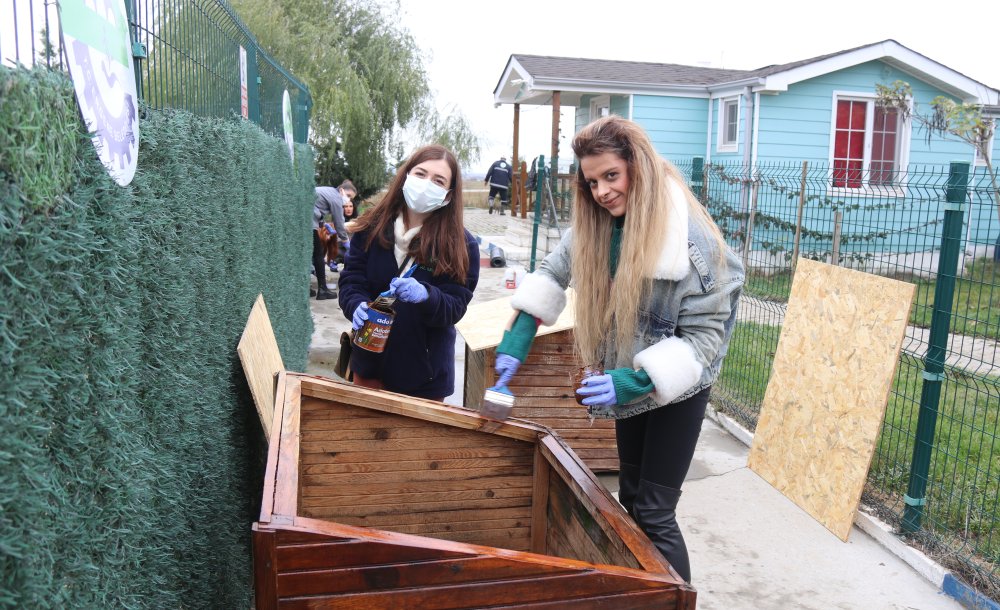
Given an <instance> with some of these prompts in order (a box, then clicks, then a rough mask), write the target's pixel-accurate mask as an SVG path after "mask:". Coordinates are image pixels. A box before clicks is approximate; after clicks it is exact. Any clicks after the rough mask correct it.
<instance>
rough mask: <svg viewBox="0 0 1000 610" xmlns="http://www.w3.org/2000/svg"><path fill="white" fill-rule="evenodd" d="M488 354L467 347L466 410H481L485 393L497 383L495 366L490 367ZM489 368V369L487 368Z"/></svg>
mask: <svg viewBox="0 0 1000 610" xmlns="http://www.w3.org/2000/svg"><path fill="white" fill-rule="evenodd" d="M486 360H487V356H486V353H485V352H484V351H482V350H479V351H477V350H473V349H471V348H470V347H469V346H468V344H466V346H465V385H464V388H463V389H464V393H463V394H462V396H464V400H463V402H464V403H465V406H466V408H469V409H473V410H477V411H478V410H479V409H480V408H481V407H482V406H483V393H484V392H485V391H486V388H488V387H490V386H492V385H493V384H494V383H495V382H496V374H495V373H493V366H492V365H488V364H487V362H486ZM487 366H489V368H487Z"/></svg>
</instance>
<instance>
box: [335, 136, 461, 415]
mask: <svg viewBox="0 0 1000 610" xmlns="http://www.w3.org/2000/svg"><path fill="white" fill-rule="evenodd" d="M411 266H414V267H415V269H413V270H412V273H410V274H408V272H409V271H410V267H411ZM402 276H408V277H402ZM478 281H479V245H478V243H477V242H476V239H475V238H474V237H473V236H472V234H471V233H469V232H468V231H466V230H465V228H464V226H463V223H462V176H461V172H460V170H459V166H458V161H457V160H456V158H455V155H453V154H452V153H451V152H450V151H449V150H448V149H446V148H444V147H443V146H439V145H436V144H432V145H429V146H424V147H422V148H419V149H418V150H416V151H415V152H414V153H413V154H412V155H410V157H409V158H408V159H407V160H406V161H405V162H404V163H403V165H402V166H401V167H400V168H399V171H397V172H396V176H395V178H393V180H392V182H391V184H390V185H389V189H388V192H387V193H386V194H385V196H384V197H383V198H382V199H381V201H379V202H378V203H377V204H376V205H375V206H374V207H373V208H372V209H370V210H366V212H365V213H364V214H363V215H362V216H361V217H360V218H358V219H357V220H355V221H354V227H353V235H352V237H351V247H350V250H349V251H348V254H347V258H346V259H345V260H344V270H343V271H342V272H341V274H340V282H339V284H338V288H339V289H340V307H341V309H342V310H343V312H344V315H345V316H347V317H348V318H350V319H351V321H352V326H353V327H354V329H355V330H357V329H358V328H360V327H361V326H362V324H364V322H365V320H367V319H368V304H369V303H370V302H371V301H373V300H374V299H375V298H376V297H377V296H378V295H379V293H381V292H383V291H385V290H387V289H391V291H392V294H393V295H394V296H395V297H396V302H395V304H394V305H393V308H394V309H395V319H394V321H393V323H392V326H391V330H390V332H389V337H388V340H387V341H386V344H385V348H384V351H382V352H381V353H374V352H371V351H367V350H364V349H360V348H358V347H355V348H354V349H353V350H352V353H351V370H352V371H353V373H354V383H356V384H358V385H362V386H365V387H370V388H377V389H386V390H390V391H393V392H400V393H403V394H409V395H411V396H417V397H421V398H431V399H435V400H443V399H444V398H445V397H447V396H449V395H451V394H452V393H453V392H454V389H455V323H456V322H458V321H459V320H461V319H462V316H464V315H465V310H466V308H467V306H468V305H469V301H471V300H472V292H473V290H475V288H476V283H477V282H478Z"/></svg>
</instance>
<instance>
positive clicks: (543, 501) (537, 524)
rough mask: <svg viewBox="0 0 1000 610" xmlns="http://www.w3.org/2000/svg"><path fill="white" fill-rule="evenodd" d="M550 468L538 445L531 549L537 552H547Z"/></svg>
mask: <svg viewBox="0 0 1000 610" xmlns="http://www.w3.org/2000/svg"><path fill="white" fill-rule="evenodd" d="M550 470H551V467H550V466H549V463H548V461H547V460H546V459H545V456H544V455H542V452H541V451H539V450H538V448H537V447H536V448H535V477H534V488H533V489H532V492H531V550H532V551H533V552H535V553H544V552H545V536H546V530H547V529H548V510H549V509H548V504H549V471H550Z"/></svg>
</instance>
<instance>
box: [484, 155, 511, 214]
mask: <svg viewBox="0 0 1000 610" xmlns="http://www.w3.org/2000/svg"><path fill="white" fill-rule="evenodd" d="M513 173H514V172H513V171H512V170H511V167H510V163H507V156H506V155H500V160H499V161H494V162H493V165H491V166H490V169H489V170H487V172H486V180H484V181H483V183H484V184H487V185H489V187H490V194H489V195H488V196H487V198H486V202H487V203H488V204H489V208H490V209H489V213H490V214H492V213H493V198H494V197H499V199H500V208H499V209H500V215H501V216H503V208H504V206H505V205H510V181H511V176H513Z"/></svg>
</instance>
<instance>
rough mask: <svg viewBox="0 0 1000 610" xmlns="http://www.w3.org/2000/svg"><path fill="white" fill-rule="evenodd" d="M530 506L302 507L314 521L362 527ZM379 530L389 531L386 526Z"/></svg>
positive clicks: (509, 502)
mask: <svg viewBox="0 0 1000 610" xmlns="http://www.w3.org/2000/svg"><path fill="white" fill-rule="evenodd" d="M525 506H531V498H530V497H529V496H511V497H509V498H485V499H480V500H466V499H461V500H453V501H449V502H438V503H434V504H432V503H429V502H425V503H423V504H421V505H417V506H398V505H386V504H355V505H353V506H313V507H309V508H308V509H306V508H303V510H302V515H303V516H306V517H311V518H314V519H327V520H335V521H337V522H339V523H344V524H347V525H357V526H365V525H367V524H368V523H367V522H371V521H374V520H375V519H377V518H379V517H392V516H398V517H400V518H401V519H402V518H404V517H406V516H408V515H422V514H426V513H431V515H430V516H432V517H433V516H435V515H437V514H447V513H450V512H455V511H461V510H465V509H477V510H486V509H504V508H517V507H525ZM382 529H387V530H388V529H390V528H388V527H385V528H382Z"/></svg>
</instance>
